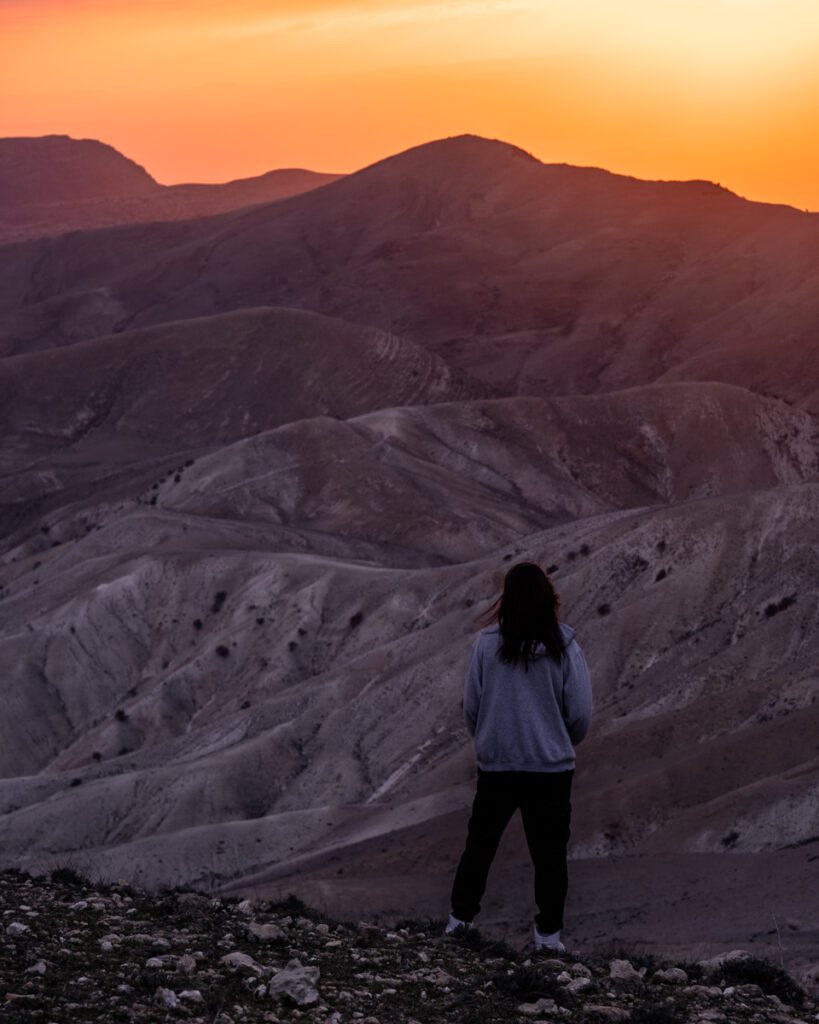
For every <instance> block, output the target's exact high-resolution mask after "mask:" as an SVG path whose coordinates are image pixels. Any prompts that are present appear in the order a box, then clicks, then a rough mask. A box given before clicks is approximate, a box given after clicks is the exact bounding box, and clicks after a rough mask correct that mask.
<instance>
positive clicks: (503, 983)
mask: <svg viewBox="0 0 819 1024" xmlns="http://www.w3.org/2000/svg"><path fill="white" fill-rule="evenodd" d="M467 934H468V933H467ZM492 985H493V987H494V988H495V990H496V991H498V992H500V993H502V994H503V995H507V996H512V998H513V999H516V1000H519V1001H520V1002H526V1003H534V1002H535V1001H536V1000H538V999H554V1000H555V1001H557V1002H560V1000H559V999H558V996H563V995H564V994H565V993H564V989H563V986H562V985H561V984H560V983H559V982H558V981H557V980H556V979H555V978H553V977H552V976H551V975H549V974H547V973H546V972H545V971H543V970H541V969H540V968H539V967H536V966H531V967H524V966H523V965H521V966H519V967H514V968H513V969H512V970H511V971H506V970H503V971H495V973H494V974H493V975H492Z"/></svg>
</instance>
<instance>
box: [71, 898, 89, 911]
mask: <svg viewBox="0 0 819 1024" xmlns="http://www.w3.org/2000/svg"><path fill="white" fill-rule="evenodd" d="M87 906H88V900H77V902H76V903H72V904H71V906H70V907H69V908H68V909H69V910H85V908H86V907H87Z"/></svg>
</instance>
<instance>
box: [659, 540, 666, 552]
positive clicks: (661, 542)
mask: <svg viewBox="0 0 819 1024" xmlns="http://www.w3.org/2000/svg"><path fill="white" fill-rule="evenodd" d="M666 547H667V545H666V542H665V541H664V540H658V541H657V550H658V551H659V552H660V554H662V553H663V551H665V549H666Z"/></svg>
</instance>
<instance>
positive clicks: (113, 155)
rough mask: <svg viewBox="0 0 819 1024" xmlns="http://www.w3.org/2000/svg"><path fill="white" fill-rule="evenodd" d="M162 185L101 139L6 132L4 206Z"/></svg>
mask: <svg viewBox="0 0 819 1024" xmlns="http://www.w3.org/2000/svg"><path fill="white" fill-rule="evenodd" d="M161 187H162V186H161V185H159V184H158V182H156V181H155V180H154V179H153V178H152V177H151V175H150V174H149V173H148V172H147V171H146V170H145V168H144V167H141V166H140V165H139V164H138V163H135V162H134V161H133V160H129V159H128V157H126V156H123V155H122V153H120V152H118V151H117V150H116V149H114V147H113V146H109V145H107V144H106V143H104V142H100V141H98V140H97V139H72V138H71V137H70V136H68V135H43V136H39V137H37V136H35V137H30V138H0V207H7V206H19V205H21V204H26V203H42V202H51V203H56V202H65V201H67V200H78V199H101V198H109V199H114V198H121V197H122V196H133V195H150V194H151V193H154V192H156V191H158V190H159V189H160V188H161Z"/></svg>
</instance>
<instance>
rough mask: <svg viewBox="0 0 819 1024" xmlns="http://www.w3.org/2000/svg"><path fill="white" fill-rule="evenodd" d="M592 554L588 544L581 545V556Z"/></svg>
mask: <svg viewBox="0 0 819 1024" xmlns="http://www.w3.org/2000/svg"><path fill="white" fill-rule="evenodd" d="M590 552H591V548H590V547H589V545H588V544H581V545H580V554H581V555H588V554H589V553H590Z"/></svg>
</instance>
